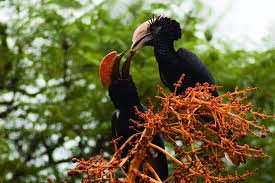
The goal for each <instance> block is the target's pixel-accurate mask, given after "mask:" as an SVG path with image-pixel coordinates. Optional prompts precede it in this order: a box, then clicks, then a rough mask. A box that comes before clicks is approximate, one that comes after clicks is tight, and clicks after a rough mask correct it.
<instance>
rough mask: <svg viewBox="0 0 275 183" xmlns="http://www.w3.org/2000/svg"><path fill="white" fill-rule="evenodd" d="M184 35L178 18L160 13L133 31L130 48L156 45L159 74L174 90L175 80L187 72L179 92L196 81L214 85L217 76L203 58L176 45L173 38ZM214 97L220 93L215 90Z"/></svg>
mask: <svg viewBox="0 0 275 183" xmlns="http://www.w3.org/2000/svg"><path fill="white" fill-rule="evenodd" d="M180 38H181V28H180V25H179V23H178V22H177V21H175V20H172V19H170V18H167V17H162V16H159V17H158V18H156V19H153V20H150V21H146V22H144V23H143V24H141V25H140V26H139V27H138V28H137V29H136V30H135V32H134V35H133V44H132V46H131V49H134V50H137V49H139V48H142V47H144V46H153V47H154V53H155V57H156V60H157V62H158V65H159V73H160V78H161V80H162V82H163V83H164V84H165V85H166V86H167V87H168V88H169V89H170V90H171V91H174V85H173V84H174V83H176V82H177V81H178V79H179V78H180V76H181V75H182V74H183V73H184V74H185V79H184V81H183V82H182V85H181V87H180V89H179V90H178V94H180V93H182V92H184V91H185V90H186V88H188V87H194V86H195V84H196V83H201V84H203V83H205V82H207V83H209V84H214V79H213V77H212V75H211V73H210V72H209V70H208V69H207V68H206V66H205V65H204V64H203V63H202V62H201V61H200V59H199V58H198V57H197V56H196V55H195V54H194V53H192V52H190V51H188V50H187V49H184V48H180V49H178V50H177V51H176V50H175V48H174V41H175V40H178V39H180ZM212 94H213V96H218V92H217V91H216V90H215V91H213V93H212Z"/></svg>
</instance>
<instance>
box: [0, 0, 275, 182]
mask: <svg viewBox="0 0 275 183" xmlns="http://www.w3.org/2000/svg"><path fill="white" fill-rule="evenodd" d="M184 3H187V4H188V3H189V4H190V5H191V6H190V7H191V8H190V9H189V10H188V11H186V12H178V10H176V9H175V7H181V6H182V5H183V4H184ZM172 5H173V6H172ZM3 9H9V11H8V15H7V16H9V17H10V18H9V21H3V22H2V23H0V167H1V171H0V182H45V181H46V178H47V177H50V178H55V179H57V181H59V182H60V181H62V180H63V179H64V178H65V177H66V178H67V180H68V181H69V182H74V181H75V180H74V179H75V178H74V179H70V178H69V177H67V170H68V169H70V168H73V165H72V164H71V162H70V160H71V158H72V157H84V158H88V157H90V156H91V155H97V154H99V152H100V150H101V149H103V150H104V151H105V152H106V154H105V155H106V158H108V157H110V155H111V153H112V152H113V146H112V144H111V143H110V140H111V129H110V128H111V123H110V119H111V114H112V111H113V110H114V108H113V106H112V104H111V102H110V99H109V97H108V94H107V92H106V91H105V90H104V89H103V87H102V86H101V84H100V80H99V74H98V72H99V64H100V61H101V59H102V57H103V56H104V55H106V54H107V53H109V52H110V51H112V50H117V51H118V52H121V51H123V50H125V49H128V48H129V47H130V45H131V38H132V34H133V31H134V30H135V28H136V27H137V26H138V25H139V24H140V23H142V22H144V21H145V20H148V19H149V18H151V17H152V14H160V13H161V14H162V15H166V16H169V17H172V18H174V19H176V20H178V21H179V22H180V24H181V26H182V28H183V38H182V39H181V40H180V41H178V42H177V43H176V47H177V48H179V47H185V48H187V49H189V50H191V51H193V52H195V53H196V54H197V55H198V56H199V57H200V58H201V60H202V61H203V62H204V63H205V64H206V65H207V66H208V68H209V69H210V70H211V72H212V73H213V75H214V78H215V80H216V83H217V85H222V86H224V87H223V88H222V89H219V92H220V93H223V92H226V91H232V90H234V88H235V86H239V88H240V89H243V88H246V87H255V86H256V87H258V88H259V90H257V91H256V92H253V93H251V94H250V95H249V99H248V100H249V101H251V102H252V103H253V104H254V105H255V106H257V107H260V108H261V109H263V110H264V111H265V112H266V113H267V114H275V109H274V107H275V74H274V71H275V48H274V47H268V46H267V45H272V44H273V43H271V42H270V41H271V40H274V37H272V36H274V34H273V35H272V33H271V31H270V33H269V34H267V36H266V37H265V41H263V42H262V44H263V49H261V50H256V49H255V50H250V51H247V50H245V49H233V48H234V47H235V46H236V45H235V43H234V42H232V41H224V40H219V39H215V38H216V36H215V33H214V31H215V27H217V24H218V23H219V21H216V22H214V23H209V22H208V23H207V20H208V19H210V18H211V16H213V15H212V14H211V9H209V8H207V7H206V6H205V4H203V3H202V2H201V1H199V0H196V1H191V0H183V1H177V0H172V1H169V3H168V2H166V3H160V2H157V1H152V2H149V1H145V0H144V1H143V0H136V1H129V2H127V3H126V1H103V2H101V1H95V2H94V1H92V0H85V1H84V0H82V1H81V0H32V1H28V0H24V1H21V0H1V1H0V11H1V10H3ZM2 18H3V17H2ZM255 26H256V25H255ZM267 32H268V30H267ZM268 35H269V36H268ZM213 40H215V41H213ZM237 44H240V43H237ZM265 45H266V46H265ZM131 72H132V76H133V79H134V81H135V82H136V85H137V87H138V92H139V94H140V97H141V99H142V100H143V103H144V104H145V105H146V100H147V98H148V97H151V98H154V96H155V95H157V87H156V86H157V85H158V84H161V82H160V79H159V75H158V70H157V64H156V62H155V58H154V56H153V49H152V48H149V47H148V48H145V49H143V50H142V51H140V52H138V54H137V55H136V56H135V58H134V62H133V64H132V70H131ZM273 122H274V120H269V121H265V124H266V125H267V126H268V127H269V128H270V129H271V130H272V131H274V123H273ZM273 140H274V135H268V136H267V137H266V138H265V139H255V138H253V139H252V138H251V137H250V136H248V137H247V138H246V139H242V141H243V142H246V143H249V144H252V145H254V146H256V147H262V148H263V149H264V150H265V152H266V153H267V154H268V155H269V156H270V159H268V160H267V159H265V160H249V161H248V163H247V164H246V165H244V166H243V167H240V168H238V169H239V170H240V171H244V170H246V169H249V170H253V169H255V168H259V172H258V173H257V174H256V175H254V176H253V177H251V178H249V179H248V180H246V182H274V181H275V173H274V169H275V162H274V158H275V144H274V143H273ZM107 152H108V153H107ZM229 168H232V167H229Z"/></svg>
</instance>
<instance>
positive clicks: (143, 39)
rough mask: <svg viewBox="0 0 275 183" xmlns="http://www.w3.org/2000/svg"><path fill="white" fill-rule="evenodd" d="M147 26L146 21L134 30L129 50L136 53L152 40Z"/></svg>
mask: <svg viewBox="0 0 275 183" xmlns="http://www.w3.org/2000/svg"><path fill="white" fill-rule="evenodd" d="M149 25H150V24H149V21H146V22H144V23H142V24H141V25H140V26H138V28H137V29H136V30H135V32H134V34H133V38H132V46H131V50H133V51H136V50H138V49H140V48H143V47H144V46H146V45H147V43H148V42H150V41H151V40H152V39H153V35H152V33H151V32H150V31H149V30H148V27H149Z"/></svg>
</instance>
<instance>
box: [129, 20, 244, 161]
mask: <svg viewBox="0 0 275 183" xmlns="http://www.w3.org/2000/svg"><path fill="white" fill-rule="evenodd" d="M181 32H182V31H181V28H180V24H179V23H178V22H177V21H176V20H173V19H170V18H168V17H163V16H159V17H157V18H155V19H154V18H153V19H152V20H149V21H146V22H144V23H142V24H141V25H140V26H138V27H137V29H136V30H135V32H134V34H133V39H132V41H133V43H132V46H131V50H132V52H134V51H136V50H138V49H140V48H143V47H145V46H153V47H154V54H155V57H156V60H157V62H158V66H159V73H160V78H161V80H162V82H163V83H164V85H166V86H167V87H168V88H169V89H170V91H171V92H173V91H174V89H175V88H174V83H177V81H178V80H179V78H180V76H181V75H182V74H185V76H184V81H183V82H182V84H181V86H180V88H178V90H177V94H181V93H182V92H184V91H185V90H186V89H187V88H188V87H195V85H196V83H200V84H203V83H205V82H207V83H209V84H210V85H212V84H214V79H213V77H212V74H211V73H210V71H209V70H208V69H207V67H206V66H205V65H204V64H203V63H202V62H201V61H200V59H199V58H198V57H197V56H196V55H195V54H194V53H192V52H191V51H189V50H187V49H185V48H179V49H178V50H177V51H176V50H175V48H174V41H176V40H178V39H180V38H181V35H182V34H181ZM211 92H212V95H213V96H214V97H217V96H218V92H217V90H214V91H211ZM201 118H202V119H204V120H205V121H206V122H210V121H211V120H213V119H212V117H209V116H201ZM230 133H231V132H230ZM228 156H229V157H230V158H229V157H228ZM228 156H227V158H229V159H230V161H231V162H232V163H233V164H234V165H239V164H240V163H241V162H243V160H242V158H241V157H239V156H237V155H234V157H233V155H228Z"/></svg>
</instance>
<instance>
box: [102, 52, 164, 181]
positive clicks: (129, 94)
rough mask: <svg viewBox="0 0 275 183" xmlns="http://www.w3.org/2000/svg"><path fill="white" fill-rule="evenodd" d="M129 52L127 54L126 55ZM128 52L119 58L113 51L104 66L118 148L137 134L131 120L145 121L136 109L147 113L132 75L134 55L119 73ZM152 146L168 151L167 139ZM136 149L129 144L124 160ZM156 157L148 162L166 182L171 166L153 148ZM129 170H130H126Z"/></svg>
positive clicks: (105, 82)
mask: <svg viewBox="0 0 275 183" xmlns="http://www.w3.org/2000/svg"><path fill="white" fill-rule="evenodd" d="M124 53H125V52H124ZM124 53H122V54H120V55H118V54H117V52H115V51H113V52H111V53H109V54H108V55H106V56H105V57H104V58H103V60H102V62H101V65H100V77H101V81H102V84H103V86H104V88H105V89H107V90H108V91H109V96H110V98H111V101H112V103H113V104H114V106H115V108H116V110H115V112H114V113H113V115H112V132H113V138H114V139H115V138H119V137H120V138H121V139H120V140H119V141H118V144H117V148H120V147H121V146H122V145H123V144H124V142H125V141H126V140H127V139H128V138H129V137H130V136H132V135H133V134H135V133H137V129H133V128H130V126H134V124H133V123H131V122H130V121H129V120H130V119H133V120H136V121H140V120H141V119H140V118H139V117H138V115H137V114H136V112H135V107H137V108H138V110H139V111H141V112H146V108H145V107H144V106H143V105H142V104H141V102H140V100H139V97H138V92H137V88H136V86H135V83H134V82H133V80H132V77H131V75H130V63H131V59H132V57H133V54H131V55H130V56H129V57H128V58H127V59H126V61H125V62H124V64H123V66H122V71H121V72H120V70H119V65H120V60H121V58H122V56H123V55H124ZM134 127H135V128H137V127H136V126H134ZM152 143H153V144H155V145H157V146H159V147H161V148H163V149H165V147H164V141H163V137H162V136H161V135H158V134H157V135H155V137H154V138H153V140H152ZM131 147H132V146H130V145H128V146H126V148H124V149H123V151H122V153H121V157H122V158H123V157H125V156H127V154H128V151H129V150H130V149H131ZM150 150H151V151H150V152H151V153H150V154H152V156H151V159H148V163H149V164H150V165H151V166H152V168H153V169H154V170H155V171H156V173H157V174H158V176H159V178H160V179H161V180H162V181H164V180H165V179H167V177H168V164H167V159H166V156H165V155H164V154H163V153H161V152H159V151H157V150H153V152H152V149H150ZM126 171H127V167H126Z"/></svg>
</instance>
